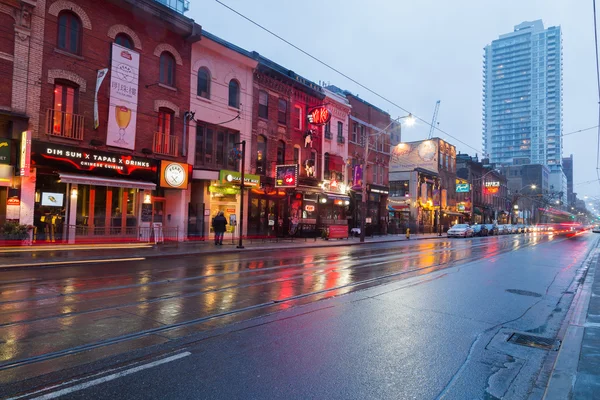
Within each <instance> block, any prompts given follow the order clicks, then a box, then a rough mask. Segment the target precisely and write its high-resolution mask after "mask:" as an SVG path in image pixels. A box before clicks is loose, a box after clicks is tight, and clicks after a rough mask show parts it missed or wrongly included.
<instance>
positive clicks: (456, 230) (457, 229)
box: [447, 224, 473, 238]
mask: <svg viewBox="0 0 600 400" xmlns="http://www.w3.org/2000/svg"><path fill="white" fill-rule="evenodd" d="M447 234H448V237H449V238H450V237H465V238H466V237H473V229H472V228H471V227H470V226H469V225H467V224H456V225H454V226H453V227H452V228H450V229H448V232H447Z"/></svg>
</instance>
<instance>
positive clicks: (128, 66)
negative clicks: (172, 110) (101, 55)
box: [106, 43, 140, 150]
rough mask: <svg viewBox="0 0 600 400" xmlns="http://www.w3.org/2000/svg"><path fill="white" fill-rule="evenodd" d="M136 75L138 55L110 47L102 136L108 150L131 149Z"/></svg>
mask: <svg viewBox="0 0 600 400" xmlns="http://www.w3.org/2000/svg"><path fill="white" fill-rule="evenodd" d="M139 75H140V54H139V53H137V52H135V51H133V50H130V49H128V48H126V47H123V46H119V45H118V44H116V43H113V45H112V65H111V72H110V107H109V111H108V131H107V133H106V144H107V145H108V146H113V147H121V148H124V149H130V150H133V149H134V148H135V133H136V121H137V104H138V90H139V88H138V81H139Z"/></svg>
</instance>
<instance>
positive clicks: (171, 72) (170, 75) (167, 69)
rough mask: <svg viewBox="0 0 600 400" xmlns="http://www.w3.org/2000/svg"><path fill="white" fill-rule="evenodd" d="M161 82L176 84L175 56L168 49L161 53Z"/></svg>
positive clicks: (170, 84)
mask: <svg viewBox="0 0 600 400" xmlns="http://www.w3.org/2000/svg"><path fill="white" fill-rule="evenodd" d="M159 82H160V83H162V84H165V85H169V86H175V57H173V55H172V54H171V53H169V52H168V51H163V52H162V54H161V55H160V76H159Z"/></svg>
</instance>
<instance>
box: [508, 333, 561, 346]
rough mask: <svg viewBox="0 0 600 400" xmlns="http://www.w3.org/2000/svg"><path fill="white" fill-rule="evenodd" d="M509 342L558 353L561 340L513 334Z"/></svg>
mask: <svg viewBox="0 0 600 400" xmlns="http://www.w3.org/2000/svg"><path fill="white" fill-rule="evenodd" d="M508 341H509V342H511V343H514V344H518V345H521V346H528V347H535V348H537V349H544V350H552V351H557V350H558V348H559V347H560V340H558V339H554V338H546V337H542V336H534V335H526V334H524V333H516V332H515V333H513V334H512V335H510V337H509V338H508Z"/></svg>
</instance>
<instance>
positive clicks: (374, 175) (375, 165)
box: [373, 164, 379, 183]
mask: <svg viewBox="0 0 600 400" xmlns="http://www.w3.org/2000/svg"><path fill="white" fill-rule="evenodd" d="M378 168H379V165H377V164H374V165H373V183H377V169H378Z"/></svg>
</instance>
